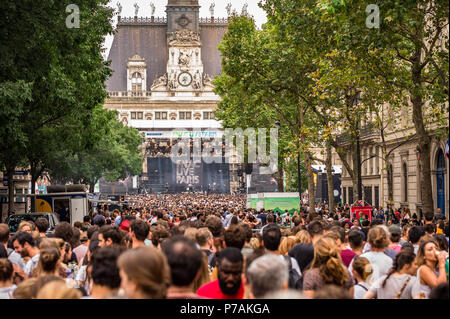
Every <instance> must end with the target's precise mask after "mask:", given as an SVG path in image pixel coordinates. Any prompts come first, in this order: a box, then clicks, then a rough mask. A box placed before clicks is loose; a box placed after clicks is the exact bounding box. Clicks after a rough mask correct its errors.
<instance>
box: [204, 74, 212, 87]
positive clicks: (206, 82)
mask: <svg viewBox="0 0 450 319" xmlns="http://www.w3.org/2000/svg"><path fill="white" fill-rule="evenodd" d="M212 81H213V80H212V78H211V76H210V75H209V74H206V73H205V74H203V85H205V86H206V85H213V84H212Z"/></svg>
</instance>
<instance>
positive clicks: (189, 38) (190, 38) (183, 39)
mask: <svg viewBox="0 0 450 319" xmlns="http://www.w3.org/2000/svg"><path fill="white" fill-rule="evenodd" d="M193 42H200V33H199V32H195V31H191V30H180V31H176V32H173V33H172V34H171V35H170V37H169V44H170V45H177V44H190V43H193Z"/></svg>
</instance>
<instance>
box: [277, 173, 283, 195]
mask: <svg viewBox="0 0 450 319" xmlns="http://www.w3.org/2000/svg"><path fill="white" fill-rule="evenodd" d="M275 180H276V181H277V189H278V192H280V193H282V192H284V185H283V170H282V169H279V170H278V172H276V174H275Z"/></svg>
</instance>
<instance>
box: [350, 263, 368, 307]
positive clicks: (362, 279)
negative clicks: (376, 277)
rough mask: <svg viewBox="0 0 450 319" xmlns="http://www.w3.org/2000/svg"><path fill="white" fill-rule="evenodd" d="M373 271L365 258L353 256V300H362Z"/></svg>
mask: <svg viewBox="0 0 450 319" xmlns="http://www.w3.org/2000/svg"><path fill="white" fill-rule="evenodd" d="M372 273H373V269H372V266H371V265H370V262H369V260H368V259H367V258H365V257H360V256H355V258H354V261H353V270H352V274H353V278H354V279H355V281H356V282H357V284H356V285H354V293H353V298H354V299H362V298H363V297H364V296H365V295H366V293H367V292H368V291H369V288H370V283H369V280H370V275H372Z"/></svg>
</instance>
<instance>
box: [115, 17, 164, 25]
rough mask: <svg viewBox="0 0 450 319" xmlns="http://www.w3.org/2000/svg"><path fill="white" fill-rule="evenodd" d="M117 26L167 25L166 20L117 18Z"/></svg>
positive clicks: (156, 18) (155, 18)
mask: <svg viewBox="0 0 450 319" xmlns="http://www.w3.org/2000/svg"><path fill="white" fill-rule="evenodd" d="M118 24H128V25H133V24H167V19H166V18H159V17H119V20H118Z"/></svg>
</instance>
